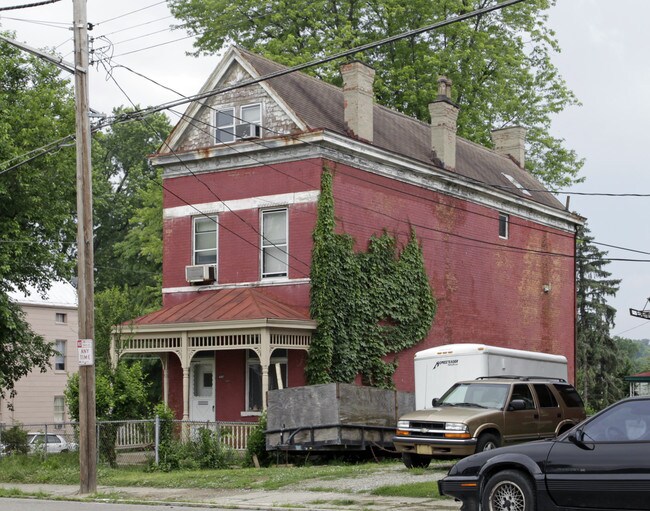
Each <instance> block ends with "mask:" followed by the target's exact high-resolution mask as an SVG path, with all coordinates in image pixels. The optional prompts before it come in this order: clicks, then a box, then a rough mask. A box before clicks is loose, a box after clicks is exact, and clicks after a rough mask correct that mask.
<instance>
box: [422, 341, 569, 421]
mask: <svg viewBox="0 0 650 511" xmlns="http://www.w3.org/2000/svg"><path fill="white" fill-rule="evenodd" d="M414 370H415V408H416V410H424V409H427V408H432V406H431V401H432V400H433V398H439V397H441V396H442V395H443V394H444V393H445V392H446V391H447V390H448V389H449V387H451V386H452V385H453V384H454V383H456V382H458V381H463V380H473V379H476V378H479V377H481V376H544V377H548V378H563V379H565V380H566V379H567V376H568V374H567V359H566V357H564V356H562V355H550V354H548V353H537V352H535V351H524V350H515V349H510V348H499V347H497V346H488V345H487V344H446V345H444V346H438V347H436V348H429V349H427V350H423V351H419V352H417V353H416V354H415V368H414Z"/></svg>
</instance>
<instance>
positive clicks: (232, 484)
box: [0, 453, 394, 490]
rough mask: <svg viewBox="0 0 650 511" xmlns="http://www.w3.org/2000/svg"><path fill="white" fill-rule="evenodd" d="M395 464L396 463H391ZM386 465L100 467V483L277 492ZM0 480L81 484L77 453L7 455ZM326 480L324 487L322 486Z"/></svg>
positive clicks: (0, 462) (0, 464) (1, 462)
mask: <svg viewBox="0 0 650 511" xmlns="http://www.w3.org/2000/svg"><path fill="white" fill-rule="evenodd" d="M393 463H394V462H393ZM385 467H386V463H379V464H378V463H372V462H369V463H359V464H339V465H305V466H278V467H268V468H261V469H257V468H228V469H196V470H188V469H186V470H176V471H173V472H151V471H147V470H146V467H142V466H130V467H123V468H117V469H112V468H110V467H107V466H104V465H100V466H98V469H97V481H98V484H101V485H105V486H118V487H119V486H141V487H154V488H176V487H178V483H179V481H183V487H186V488H219V489H241V490H246V489H258V490H278V489H281V488H283V487H285V486H291V485H297V484H300V483H302V482H304V481H306V480H322V481H329V480H332V481H333V480H336V479H350V478H356V477H362V476H365V475H369V474H372V473H373V472H376V471H378V470H382V469H385ZM0 482H4V483H20V484H29V483H33V484H70V485H78V484H79V454H78V453H62V454H50V455H48V456H47V458H45V459H44V458H42V457H40V456H34V455H26V456H7V457H4V458H2V459H0ZM326 485H327V483H325V484H324V485H323V486H326Z"/></svg>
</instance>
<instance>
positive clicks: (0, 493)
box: [0, 488, 49, 499]
mask: <svg viewBox="0 0 650 511" xmlns="http://www.w3.org/2000/svg"><path fill="white" fill-rule="evenodd" d="M9 497H14V498H16V497H18V498H20V497H36V498H39V499H45V498H49V495H48V494H47V493H45V492H42V491H33V492H26V491H22V490H19V489H18V488H0V498H9Z"/></svg>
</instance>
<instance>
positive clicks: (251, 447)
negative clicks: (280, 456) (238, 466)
mask: <svg viewBox="0 0 650 511" xmlns="http://www.w3.org/2000/svg"><path fill="white" fill-rule="evenodd" d="M253 456H257V461H258V462H259V464H260V465H261V466H264V467H266V466H268V465H270V464H271V455H270V454H269V452H268V451H267V450H266V412H264V413H262V415H260V420H259V422H258V423H257V426H256V427H255V428H253V431H251V434H250V435H249V436H248V441H247V444H246V457H245V459H244V463H245V464H246V466H249V467H252V466H253V465H254V463H253Z"/></svg>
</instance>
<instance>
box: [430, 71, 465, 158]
mask: <svg viewBox="0 0 650 511" xmlns="http://www.w3.org/2000/svg"><path fill="white" fill-rule="evenodd" d="M429 113H430V114H431V149H433V151H434V152H435V155H436V158H438V159H439V160H440V161H441V162H442V165H443V167H444V168H446V169H452V170H453V169H455V168H456V121H457V119H458V105H456V104H455V103H454V102H453V101H452V100H451V80H450V79H448V78H447V77H445V76H441V77H439V78H438V97H437V98H436V100H435V101H434V102H433V103H429Z"/></svg>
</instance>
